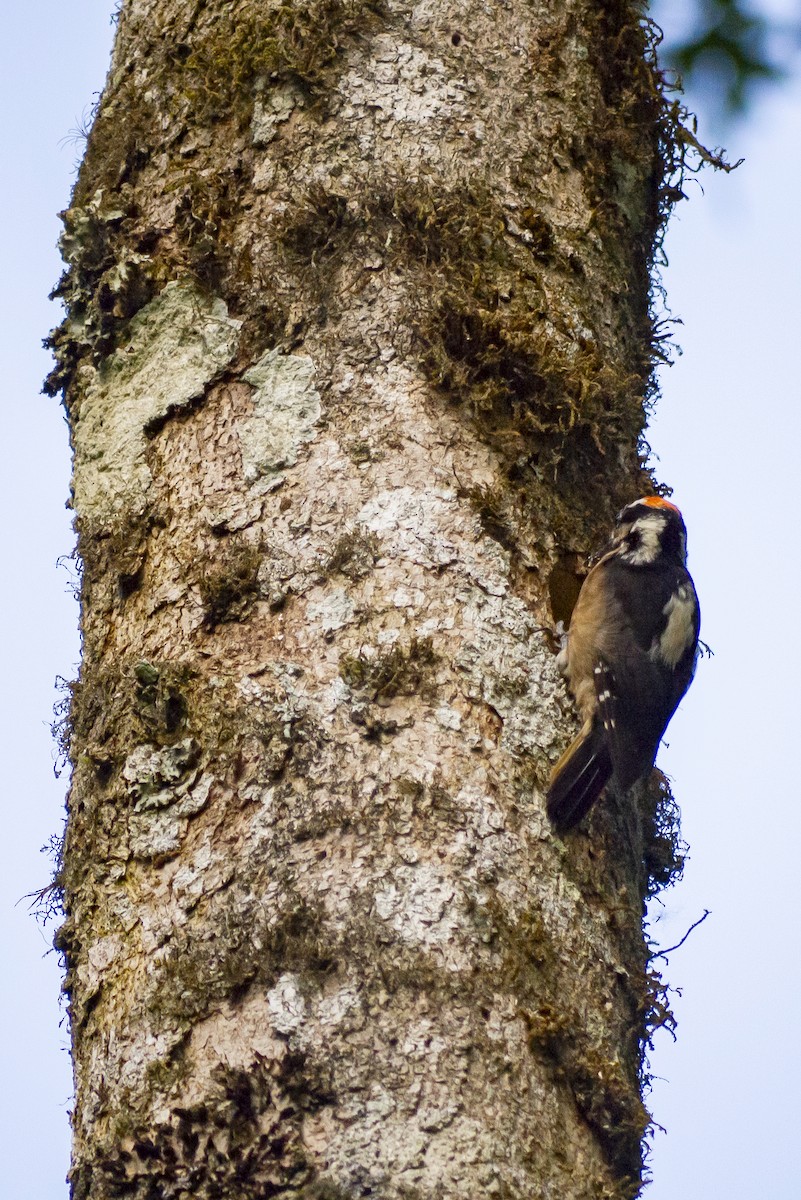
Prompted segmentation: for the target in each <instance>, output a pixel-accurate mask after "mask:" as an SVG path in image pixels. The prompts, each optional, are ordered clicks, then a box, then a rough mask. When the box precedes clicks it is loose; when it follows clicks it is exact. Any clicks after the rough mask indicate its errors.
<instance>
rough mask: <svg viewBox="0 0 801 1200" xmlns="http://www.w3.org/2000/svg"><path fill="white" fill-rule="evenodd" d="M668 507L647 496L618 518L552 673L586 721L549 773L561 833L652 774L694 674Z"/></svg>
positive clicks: (683, 538)
mask: <svg viewBox="0 0 801 1200" xmlns="http://www.w3.org/2000/svg"><path fill="white" fill-rule="evenodd" d="M686 559H687V531H686V529H685V526H684V521H683V520H682V516H681V513H680V512H679V510H678V509H677V508H676V506H675V504H671V503H670V501H669V500H663V499H662V498H661V497H660V496H645V497H643V498H642V499H640V500H635V501H634V502H633V503H632V504H628V505H627V506H626V507H625V508H624V509H622V511H621V512H619V513H618V516H617V521H616V524H615V529H614V533H613V535H612V539H611V541H610V542H609V543H608V545H607V546H605V547H604V549H603V550H601V551H600V553H599V554H597V555H596V556H595V558H594V560H593V561H594V564H595V565H594V566H593V567H592V570H591V571H590V573H589V575H588V576H587V578H586V579H585V581H584V584H583V586H582V589H581V592H580V593H579V598H578V600H577V602H576V607H575V609H574V610H573V616H572V617H571V620H570V630H569V633H568V635H567V640H566V644H565V645H564V647H563V649H562V651H561V653H560V654H559V659H558V660H557V661H558V663H559V667H560V669H561V671H562V673H563V674H564V675H565V677H566V679H567V682H568V686H569V688H570V690H571V692H572V693H573V696H574V697H575V700H576V704H577V706H578V709H579V712H580V714H581V716H582V718H583V720H584V725H583V728H582V730H581V733H580V734H579V735H578V737H577V738H576V740H575V741H574V742H573V744H572V745H571V746H569V747H568V749H567V750H566V751H565V753H564V754H563V755H562V757H561V758H560V759H559V762H558V763H557V764H556V766H555V767H554V769H553V771H552V772H551V781H550V786H549V788H548V795H547V809H548V815H549V817H550V818H551V821H552V822H553V824H554V826H555V827H556V829H557V830H558V831H560V832H564V831H565V830H568V829H571V828H572V827H573V826H574V825H577V824H578V822H579V821H580V820H581V819H582V817H583V816H585V815H586V813H588V812H589V810H590V808H591V807H592V805H593V804H594V803H595V801H596V800H597V799H598V797H599V796H600V794H601V792H602V791H603V789H604V787H605V786H606V784H607V783H608V782H609V781H610V780H611V781H612V784H613V786H614V787H616V789H617V790H618V791H620V792H625V791H626V790H627V789H628V788H630V787H631V786H632V784H633V783H635V782H636V780H638V779H640V778H641V776H643V775H644V774H645V773H646V772H647V771H649V770H650V769H651V767H652V766H653V764H654V759H655V757H656V751H657V748H658V746H659V743H660V741H661V739H662V735H663V733H664V732H665V729H666V728H667V725H668V722H669V721H670V718H671V717H672V716H673V713H674V712H675V711H676V707H677V705H678V703H679V701H680V700H681V698H682V696H683V695H684V693H685V692H686V691H687V688H688V687H689V686H690V682H691V680H692V677H693V673H694V671H695V662H696V657H697V653H698V632H699V628H700V610H699V607H698V597H697V596H696V594H695V587H694V585H693V581H692V579H691V577H690V574H689V572H688V571H687V567H686V566H685V563H686Z"/></svg>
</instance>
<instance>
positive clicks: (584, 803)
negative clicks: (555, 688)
mask: <svg viewBox="0 0 801 1200" xmlns="http://www.w3.org/2000/svg"><path fill="white" fill-rule="evenodd" d="M611 775H612V759H611V757H610V754H609V748H608V746H607V744H606V738H605V736H604V730H603V726H602V725H601V724H600V723H599V722H597V721H592V722H589V721H588V722H587V723H586V724H585V726H584V728H583V729H582V731H581V733H580V734H579V735H578V737H577V738H576V740H575V741H574V742H573V743H572V745H570V746H568V748H567V750H565V752H564V754H563V755H562V757H561V758H560V759H559V762H558V763H557V764H556V766H555V767H554V769H553V770H552V771H551V782H550V785H549V787H548V795H547V798H546V805H547V809H548V816H549V817H550V818H551V821H552V822H553V824H554V826H555V827H556V829H557V830H558V831H559V832H560V833H564V832H565V831H566V830H568V829H572V828H573V826H574V825H578V823H579V821H580V820H581V818H582V817H584V816H586V814H587V813H588V812H589V811H590V809H591V808H592V806H593V804H594V803H595V801H596V800H597V799H598V797H599V796H600V794H601V792H602V791H603V789H604V786H605V784H606V783H608V781H609V779H610V777H611Z"/></svg>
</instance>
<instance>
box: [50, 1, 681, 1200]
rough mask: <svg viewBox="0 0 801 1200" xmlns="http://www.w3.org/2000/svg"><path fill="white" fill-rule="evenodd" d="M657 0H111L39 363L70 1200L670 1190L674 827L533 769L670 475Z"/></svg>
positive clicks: (661, 809) (571, 722) (570, 726)
mask: <svg viewBox="0 0 801 1200" xmlns="http://www.w3.org/2000/svg"><path fill="white" fill-rule="evenodd" d="M640 16H641V14H640V7H639V5H638V4H636V3H632V2H626V0H608V2H606V3H599V0H563V2H562V3H560V4H544V3H536V2H532V0H506V2H504V3H496V4H491V5H490V4H486V3H485V2H481V0H468V2H467V3H461V4H458V5H457V4H455V3H447V2H445V0H440V2H434V0H423V2H421V3H418V4H410V3H404V2H403V0H386V3H384V2H383V0H374V2H357V0H311V3H303V4H300V3H294V0H292V2H290V3H288V4H283V5H279V4H277V3H265V2H263V0H262V2H261V3H257V2H256V0H238V2H234V3H222V2H221V0H209V2H207V3H201V2H199V0H159V2H158V3H156V2H155V0H127V2H126V3H125V4H124V6H123V9H122V12H121V14H120V18H119V29H118V35H117V41H116V46H115V50H114V56H113V62H112V66H111V70H110V74H109V78H108V81H107V85H106V89H105V91H104V94H103V97H102V101H101V103H100V106H99V111H98V113H97V117H96V120H95V123H94V128H93V130H92V133H91V136H90V139H89V144H88V148H87V154H86V159H85V161H84V164H83V167H82V170H81V173H80V176H79V179H78V182H77V184H76V188H75V193H74V196H73V201H72V206H71V207H70V209H69V210H68V211H67V212H66V214H65V234H64V238H63V250H64V254H65V258H66V260H67V263H68V270H67V273H66V274H65V276H64V278H63V280H62V282H61V284H60V287H59V289H58V291H59V294H60V295H61V296H63V297H64V299H65V300H66V303H67V318H66V320H65V322H64V324H63V325H62V326H61V327H60V329H59V330H57V331H56V332H55V333H54V335H53V338H52V341H53V345H54V348H55V350H56V356H57V367H56V370H55V371H54V373H53V376H52V377H51V381H50V387H51V390H53V391H56V390H58V389H62V388H63V389H64V395H65V403H66V407H67V411H68V414H69V419H70V425H71V430H72V437H73V446H74V455H75V472H74V494H73V503H74V507H75V512H76V523H77V528H78V534H79V553H80V558H81V561H82V564H83V593H82V630H83V640H84V653H83V662H82V667H81V675H80V680H79V681H78V682H77V683H76V684H75V685H74V689H73V703H72V714H71V720H70V727H69V728H68V729H67V731H66V736H67V738H68V740H69V744H70V750H71V755H72V761H73V768H74V769H73V778H72V785H71V791H70V796H69V821H68V829H67V836H66V842H65V848H64V855H63V863H62V867H61V872H60V881H61V883H62V885H63V888H64V892H65V908H66V913H67V919H66V921H65V924H64V926H63V928H62V930H61V931H60V934H59V935H58V944H59V945H60V947H61V948H62V950H63V951H64V954H65V957H66V962H67V968H68V973H67V980H66V988H67V991H68V993H69V997H70V1013H71V1021H72V1035H73V1045H74V1058H75V1078H76V1105H75V1113H74V1134H75V1137H74V1158H73V1166H72V1172H71V1179H72V1189H73V1195H74V1197H76V1198H77V1200H90V1198H91V1200H101V1198H102V1200H108V1198H111V1197H115V1198H116V1197H135V1198H137V1200H139V1198H141V1200H145V1198H146V1197H148V1198H151V1197H158V1198H159V1200H172V1198H175V1200H179V1198H180V1200H185V1198H188V1197H190V1196H191V1197H194V1198H201V1200H202V1198H209V1200H211V1198H212V1197H231V1198H233V1197H236V1198H237V1200H242V1198H253V1200H256V1198H258V1200H262V1198H264V1197H269V1196H285V1197H308V1198H311V1197H317V1198H318V1200H319V1198H326V1200H339V1198H341V1197H346V1196H347V1197H350V1196H352V1197H357V1196H368V1195H369V1196H374V1197H385V1198H387V1200H390V1198H392V1200H394V1198H396V1197H398V1198H400V1197H404V1198H411V1197H432V1198H433V1197H437V1198H440V1197H461V1198H465V1200H466V1198H470V1200H473V1198H475V1197H479V1196H492V1197H500V1198H507V1197H508V1198H517V1197H520V1198H521V1200H522V1198H523V1197H525V1198H526V1200H531V1198H532V1197H534V1196H540V1197H559V1198H560V1200H573V1198H575V1200H590V1198H592V1200H601V1198H602V1197H608V1198H612V1197H630V1196H634V1195H636V1194H637V1192H638V1191H639V1187H640V1182H641V1174H642V1154H641V1139H642V1136H643V1133H644V1130H645V1128H646V1124H647V1120H648V1117H647V1113H646V1111H645V1109H644V1106H643V1102H642V1094H641V1092H642V1087H643V1083H644V1080H643V1047H644V1041H645V1039H646V1037H647V1022H648V1020H649V1019H652V1018H653V1015H654V1012H655V1005H656V1006H657V1007H658V995H657V994H656V993H655V991H654V987H653V982H652V981H651V980H650V979H649V976H648V974H647V948H646V946H645V944H644V940H643V934H642V916H643V902H644V897H645V896H646V894H647V892H648V889H649V888H650V887H653V886H655V883H658V882H660V881H664V880H665V879H666V878H667V877H668V876H669V874H670V872H671V870H673V869H674V867H675V861H674V858H673V857H672V855H673V851H674V850H675V838H676V834H675V830H671V829H670V828H669V823H667V818H666V816H665V811H666V802H665V800H664V797H663V795H662V794H661V792H660V789H659V788H658V787H657V788H656V789H655V790H654V789H651V790H650V792H648V794H646V795H644V796H641V797H640V799H639V802H638V803H634V802H632V801H631V800H629V801H627V802H625V803H624V802H621V801H620V800H619V799H617V798H615V797H614V796H610V797H609V798H608V799H607V800H606V801H605V802H604V803H603V804H602V805H601V806H600V807H599V809H598V811H597V812H596V813H595V814H594V816H593V817H592V819H591V821H590V823H589V826H588V828H587V829H585V830H584V831H581V832H578V833H576V834H575V835H570V836H569V837H567V838H566V839H565V840H564V841H561V840H560V839H558V838H556V837H555V836H554V835H553V833H552V832H551V830H550V828H549V825H548V822H547V820H546V818H545V815H544V809H543V788H544V785H545V782H546V780H547V776H548V771H549V768H550V765H551V763H552V762H553V761H554V760H555V758H556V757H558V755H559V753H560V752H561V750H562V749H563V748H564V746H565V744H566V742H567V740H568V739H569V738H570V737H571V736H572V735H573V734H574V733H575V728H576V718H575V714H574V712H573V710H572V707H571V705H570V703H569V701H568V699H567V696H566V693H565V691H564V688H563V685H562V683H561V681H560V679H559V676H558V672H557V670H556V666H555V655H554V649H555V646H554V639H553V637H552V634H551V630H552V629H553V626H554V623H555V621H556V620H559V619H562V620H564V619H566V618H567V617H568V615H569V612H570V607H571V604H572V602H573V600H574V598H575V594H576V590H577V587H578V582H579V576H580V573H581V567H582V563H583V561H584V556H585V555H586V553H587V552H588V550H589V549H591V548H592V547H593V546H594V545H595V544H597V542H598V541H599V539H600V538H601V537H602V536H603V532H604V530H605V528H606V527H607V526H608V524H609V522H610V520H611V517H612V514H613V513H614V512H615V510H616V509H617V508H618V507H620V505H621V504H622V503H623V502H625V501H627V500H630V499H631V498H633V497H634V496H636V495H638V494H640V493H642V491H643V490H645V489H646V488H650V486H651V482H650V479H649V477H648V476H647V475H646V474H645V472H644V470H643V467H642V461H641V457H640V439H641V436H642V431H643V428H644V423H645V415H646V409H647V403H648V400H649V398H650V396H651V391H652V380H651V361H652V348H653V330H652V321H651V317H650V308H649V297H650V286H651V284H650V277H649V269H650V265H651V262H652V258H653V254H654V247H655V242H656V239H657V237H658V233H659V229H660V222H661V219H662V216H663V210H664V207H665V205H666V204H667V202H668V200H669V198H670V197H669V195H668V194H667V193H666V192H665V191H664V188H663V185H664V181H665V178H666V176H667V175H668V174H669V172H670V171H671V170H672V168H673V167H674V165H675V157H676V152H675V146H674V143H673V142H672V140H671V138H672V132H671V128H670V120H669V112H668V109H667V107H666V105H665V102H664V100H663V98H662V96H661V92H660V80H659V76H658V72H657V70H656V67H655V63H654V58H653V51H652V48H651V44H650V34H649V31H648V29H647V28H646V27H644V26H643V23H642V21H641V19H640ZM655 809H656V810H658V811H657V816H656V822H655V815H654V814H655Z"/></svg>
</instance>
